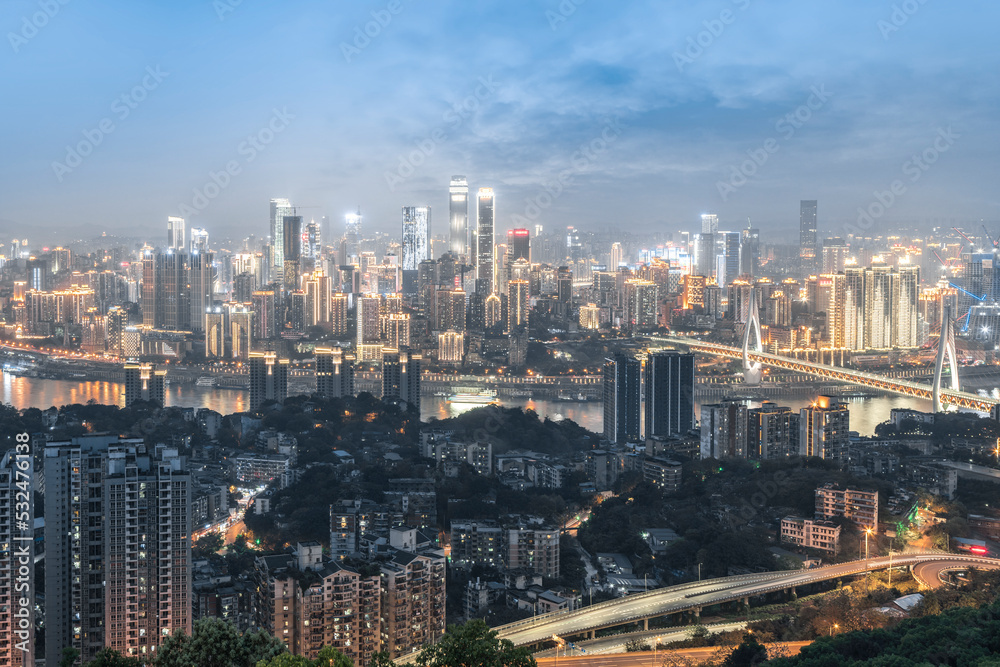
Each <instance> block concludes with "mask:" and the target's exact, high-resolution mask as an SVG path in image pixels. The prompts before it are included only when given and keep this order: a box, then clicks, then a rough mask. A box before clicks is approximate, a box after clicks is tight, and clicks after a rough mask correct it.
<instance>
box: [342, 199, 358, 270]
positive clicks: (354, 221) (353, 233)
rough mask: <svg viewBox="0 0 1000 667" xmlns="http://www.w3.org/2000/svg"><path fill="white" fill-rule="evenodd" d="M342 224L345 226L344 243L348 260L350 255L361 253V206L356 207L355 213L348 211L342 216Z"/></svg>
mask: <svg viewBox="0 0 1000 667" xmlns="http://www.w3.org/2000/svg"><path fill="white" fill-rule="evenodd" d="M344 224H345V226H346V232H345V233H344V244H345V246H346V252H347V261H350V259H351V257H357V256H359V255H360V254H361V238H362V236H361V235H362V229H361V207H358V212H357V213H348V214H347V215H346V216H344Z"/></svg>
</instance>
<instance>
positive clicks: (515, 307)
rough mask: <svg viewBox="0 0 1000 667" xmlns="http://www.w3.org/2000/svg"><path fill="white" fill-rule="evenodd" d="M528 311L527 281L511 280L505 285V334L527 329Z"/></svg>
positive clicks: (529, 309)
mask: <svg viewBox="0 0 1000 667" xmlns="http://www.w3.org/2000/svg"><path fill="white" fill-rule="evenodd" d="M530 311H531V304H530V302H529V300H528V281H526V280H511V281H510V282H509V283H507V333H514V332H515V331H522V330H524V329H527V328H528V313H529V312H530Z"/></svg>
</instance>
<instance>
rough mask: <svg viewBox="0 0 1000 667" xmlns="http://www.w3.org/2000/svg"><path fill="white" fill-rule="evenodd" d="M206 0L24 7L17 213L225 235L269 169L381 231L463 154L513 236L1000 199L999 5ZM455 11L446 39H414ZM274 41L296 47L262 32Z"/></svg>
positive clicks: (984, 213)
mask: <svg viewBox="0 0 1000 667" xmlns="http://www.w3.org/2000/svg"><path fill="white" fill-rule="evenodd" d="M216 5H218V6H215V5H212V4H210V3H209V4H206V3H177V4H174V5H172V6H171V8H170V9H169V10H153V9H146V10H142V11H135V12H132V13H129V14H125V15H122V14H113V11H114V6H115V3H103V4H98V5H88V6H80V7H77V6H75V5H74V6H66V7H62V6H60V9H59V11H58V13H56V14H55V15H54V16H52V17H51V18H50V19H49V20H47V21H46V22H45V25H44V26H42V27H41V28H37V27H35V26H33V25H32V23H31V21H32V15H33V13H34V12H35V11H37V6H36V5H35V4H33V3H29V2H18V3H13V4H11V5H10V7H9V9H8V10H7V12H6V13H5V16H4V22H5V25H7V27H8V35H7V37H8V39H7V41H8V43H9V45H10V48H11V52H10V53H8V57H9V58H10V62H11V64H12V65H13V66H11V67H8V68H5V74H4V75H3V76H4V79H3V81H4V83H6V84H7V85H8V87H11V88H15V89H19V90H23V91H24V92H25V96H24V103H23V104H21V105H18V107H17V108H12V109H10V110H9V111H8V113H9V120H10V124H11V126H12V127H18V128H21V129H20V131H19V132H18V133H17V134H16V136H11V137H10V141H9V146H8V151H7V157H8V159H7V160H6V161H5V163H4V164H5V167H4V171H3V172H2V177H0V182H3V183H4V184H5V185H6V188H9V189H5V190H4V191H2V194H3V196H4V199H5V201H6V202H8V206H7V207H6V209H5V213H4V214H3V216H2V217H0V228H2V227H7V228H10V229H17V228H20V227H30V228H31V229H33V230H37V232H36V234H37V235H39V236H41V237H45V238H46V239H47V240H48V239H49V238H51V236H58V235H59V234H69V235H72V236H77V235H81V234H82V233H83V231H84V230H93V231H96V232H98V233H100V232H102V231H107V232H109V233H122V232H123V231H125V230H130V229H136V228H139V229H143V230H145V229H152V228H154V227H155V226H156V225H157V224H158V221H159V220H161V219H162V218H163V216H165V215H177V216H180V217H186V219H187V224H188V225H190V226H191V227H203V228H208V229H211V230H213V233H215V234H217V235H219V236H220V237H222V236H228V235H233V234H235V233H236V231H237V230H240V229H246V228H258V227H266V224H267V223H266V218H265V217H264V216H265V215H266V214H265V213H263V212H262V210H261V204H260V199H261V196H260V195H259V194H258V193H259V192H260V191H261V190H264V191H266V192H274V193H281V194H282V195H283V196H287V197H289V199H291V200H292V201H296V202H301V203H302V205H308V206H310V207H313V206H314V207H319V208H320V209H322V214H325V215H328V216H329V217H330V219H331V220H339V219H342V216H343V215H344V213H346V212H348V211H351V210H354V209H355V208H356V206H357V204H358V203H361V204H362V207H363V208H364V210H365V211H366V217H367V218H368V224H369V228H370V229H373V230H377V231H390V230H392V229H393V228H394V227H396V226H397V224H398V211H399V208H400V207H401V206H404V205H414V204H417V205H429V206H431V207H432V208H434V207H436V208H439V210H445V209H444V204H446V203H447V202H446V201H445V197H446V196H447V195H446V194H445V191H444V186H443V185H442V184H445V183H447V181H448V179H449V178H450V177H451V176H452V175H453V174H468V175H469V185H470V187H471V188H473V189H476V188H478V187H482V186H490V187H493V188H495V189H496V191H497V193H498V195H499V196H500V197H501V201H502V202H503V203H504V205H503V207H502V208H501V209H499V210H498V212H497V229H498V230H501V231H502V230H504V229H507V228H512V227H522V226H526V225H525V224H524V223H523V222H522V221H519V220H517V219H516V216H521V217H522V218H525V219H527V220H528V222H530V223H533V224H534V223H537V224H543V225H545V226H546V227H564V226H567V225H569V224H573V225H577V226H579V227H580V228H581V229H583V230H593V229H598V228H600V227H601V226H602V225H605V224H607V223H608V222H609V221H611V222H612V223H613V224H615V225H616V226H620V227H621V228H623V229H626V230H630V229H656V230H657V231H664V232H671V231H681V230H683V229H690V228H691V225H690V224H689V222H688V221H691V220H696V218H697V216H698V215H700V214H701V213H705V212H709V211H711V212H714V213H717V214H718V215H719V216H720V220H721V221H722V222H723V225H727V224H730V225H732V226H735V224H734V223H735V221H740V220H745V219H746V218H747V217H750V218H751V219H753V220H754V224H755V226H757V227H759V228H761V230H762V232H763V234H764V235H765V236H768V235H770V234H778V233H783V232H784V231H791V230H793V229H795V227H796V225H797V220H796V211H795V202H796V201H798V200H801V199H804V198H807V197H808V198H810V199H819V200H822V201H823V202H825V203H824V204H823V210H822V211H821V213H820V221H819V223H820V230H821V233H824V230H825V231H826V233H829V234H830V235H836V236H843V235H844V233H843V232H842V231H841V228H843V227H844V226H845V225H847V224H848V223H852V222H854V223H856V222H857V220H858V217H859V214H858V210H859V209H862V210H869V208H870V207H871V205H872V204H873V203H878V198H877V197H876V194H877V193H884V192H890V193H891V185H892V183H893V182H894V181H896V180H899V181H900V182H901V184H902V185H903V186H904V188H905V192H903V193H902V194H901V195H893V199H894V201H893V202H892V204H891V205H890V206H888V207H887V208H888V210H886V211H885V212H884V213H883V214H881V215H879V216H876V217H875V223H876V224H878V223H883V222H885V223H888V222H892V223H894V224H895V223H903V224H917V225H929V224H931V223H932V222H933V221H934V220H935V219H943V220H948V221H951V220H956V221H970V222H971V221H978V220H980V219H984V220H986V221H987V222H988V224H993V225H995V223H996V221H997V220H1000V211H998V203H997V202H996V200H995V198H994V197H992V196H991V195H989V194H987V193H989V192H990V191H991V185H992V184H991V183H989V180H988V174H989V173H990V172H991V171H992V168H993V167H995V164H996V160H995V157H993V156H994V155H995V154H996V150H995V149H996V147H997V143H998V141H997V136H996V132H995V130H994V129H993V128H992V126H991V123H990V121H991V120H992V118H993V117H995V115H996V113H995V112H996V106H997V105H996V102H997V100H996V96H995V94H994V93H992V92H991V91H992V90H995V89H996V86H991V85H990V83H991V82H995V78H996V74H995V72H996V71H997V68H996V67H995V65H996V62H995V60H996V56H993V55H991V54H989V53H988V52H987V53H986V54H985V55H984V54H983V53H981V52H980V51H981V49H979V48H978V44H981V43H983V41H984V40H985V39H987V36H986V35H985V30H986V27H985V26H987V25H988V24H989V23H990V22H989V20H983V19H988V17H989V14H990V13H991V10H992V11H995V9H994V8H993V7H992V6H989V5H987V4H986V3H981V2H977V3H972V4H971V5H964V6H963V7H962V8H959V9H957V10H955V9H952V10H950V11H948V10H945V9H944V8H943V7H939V6H936V5H933V4H917V5H915V7H916V9H915V10H914V11H912V12H910V13H907V12H905V11H904V10H903V9H899V8H897V9H896V10H894V9H893V6H891V5H887V6H885V7H880V6H868V5H866V4H862V3H859V2H852V3H848V4H841V5H838V7H837V8H836V9H835V10H834V9H817V8H814V7H797V6H794V5H791V4H788V3H782V4H780V5H770V6H763V5H759V4H757V3H751V2H750V1H749V0H736V1H734V2H732V3H725V4H723V5H722V6H714V5H711V4H709V3H696V4H694V5H692V6H690V7H683V8H680V7H675V8H670V9H663V8H658V7H652V6H647V5H645V4H640V3H631V4H629V5H627V6H624V7H621V6H619V7H615V8H605V7H599V6H596V5H592V4H589V5H586V6H584V5H583V4H576V3H572V2H571V3H567V4H566V6H565V7H561V6H560V5H558V4H557V3H549V2H539V3H533V4H529V5H527V6H519V7H518V8H515V9H511V8H509V7H506V6H504V7H503V10H502V11H501V10H500V9H499V8H500V6H499V5H491V4H488V3H487V4H483V3H478V4H477V5H475V6H461V5H457V4H452V3H449V4H446V5H439V6H436V7H430V8H422V9H421V11H420V12H419V13H418V12H415V11H410V8H409V5H407V4H405V3H400V5H399V6H398V7H397V6H396V5H393V7H394V8H395V9H396V10H397V11H396V12H395V13H393V12H392V11H390V10H389V9H388V5H386V6H385V7H383V6H373V7H370V8H360V7H359V8H356V9H352V10H349V11H345V12H339V13H338V12H334V11H332V10H331V9H329V8H328V7H325V6H323V5H321V4H319V3H314V2H296V3H292V4H286V5H282V7H281V9H280V10H278V9H277V8H272V7H252V6H249V5H245V4H241V3H233V2H231V1H226V2H220V3H216ZM907 7H909V5H908V6H907ZM484 17H489V18H490V21H488V22H487V21H483V20H482V19H483V18H484ZM373 21H374V23H371V22H373ZM369 24H371V25H369ZM383 24H384V25H383ZM25 25H27V26H28V27H25ZM487 25H489V27H487ZM820 25H822V26H823V30H824V32H825V33H827V34H828V35H830V36H829V37H824V38H823V39H819V40H816V39H814V33H815V30H814V29H813V27H816V29H818V26H820ZM95 26H100V28H96V27H95ZM803 26H805V28H803ZM442 28H444V29H446V30H448V31H449V34H453V35H455V37H454V38H453V39H448V40H427V39H424V38H425V37H428V36H430V35H431V34H436V33H437V31H439V30H441V29H442ZM365 30H368V31H369V32H370V33H373V36H368V35H365V34H364V33H365ZM95 35H96V36H97V39H98V41H97V42H96V43H98V44H101V45H102V46H101V48H98V49H88V53H89V55H88V56H87V57H86V58H82V59H79V60H78V61H77V62H74V64H73V65H72V66H68V67H60V68H59V69H58V70H56V69H55V68H53V67H52V64H53V62H55V61H56V60H57V59H60V58H61V57H63V56H64V55H65V54H67V53H74V52H76V51H78V50H80V49H81V48H84V47H86V46H87V45H88V44H89V43H90V42H91V40H93V39H94V38H95V37H94V36H95ZM166 35H170V38H169V40H168V39H167V38H166V37H165V36H166ZM291 35H295V37H294V39H291V40H290V39H287V38H288V37H290V36H291ZM958 35H961V39H958ZM275 40H285V43H286V44H291V43H294V45H295V46H293V47H291V48H287V49H283V50H281V51H280V52H272V51H268V50H262V49H260V48H259V44H260V43H261V42H268V41H270V42H274V41H275ZM355 40H356V41H355ZM762 41H764V42H766V43H767V44H768V49H767V50H761V49H757V48H756V45H757V44H759V43H761V42H762ZM178 44H187V45H188V47H189V48H187V49H184V50H181V49H180V48H179V47H178ZM359 45H360V46H359ZM425 45H429V48H428V47H427V46H425ZM803 49H808V50H806V51H805V53H806V55H804V56H803V55H802V54H803ZM415 50H419V57H418V56H417V54H415V53H414V51H415ZM511 53H521V54H522V55H520V56H519V57H516V58H514V57H511V56H510V54H511ZM936 53H947V54H948V58H946V59H941V58H938V57H936V56H935V55H934V54H936ZM540 65H543V67H539V66H540ZM219 82H221V85H219ZM262 83H263V84H265V85H261V84H262ZM67 96H70V97H71V98H72V99H73V100H74V104H73V107H72V109H71V110H68V109H66V108H65V105H59V104H56V101H57V100H58V99H60V98H62V99H65V98H66V97H67ZM348 96H349V97H350V99H352V100H354V103H353V104H349V105H344V104H333V103H332V102H333V100H343V99H345V98H346V97H348ZM235 100H240V104H239V106H238V107H237V106H236V105H234V101H235ZM403 100H405V103H404V102H403ZM55 108H59V109H60V111H59V112H58V114H54V113H53V112H52V109H55ZM359 109H364V112H362V113H358V110H359ZM400 109H402V110H403V111H400ZM103 121H107V122H106V123H104V124H103V129H102V122H103ZM251 135H252V136H251ZM81 143H85V144H91V145H88V146H84V147H83V148H82V149H80V150H78V151H75V152H77V153H79V154H80V155H78V158H79V160H77V158H74V157H73V156H71V155H69V153H73V152H74V150H75V149H76V148H79V147H80V144H81ZM67 146H69V147H70V150H67ZM581 146H587V147H590V148H585V149H584V150H582V151H581V150H580V148H581ZM578 151H579V154H577V152H578ZM84 152H86V153H87V155H82V153H84ZM921 154H925V157H930V158H933V159H927V160H924V159H923V158H921V157H920V155H921ZM914 157H916V158H917V159H916V160H913V158H914ZM748 160H749V162H748ZM77 163H78V164H77ZM230 166H231V167H232V169H229V168H228V167H230ZM213 175H214V177H213ZM560 180H561V181H562V182H561V183H560V182H559V181H560ZM547 190H548V191H547ZM549 191H551V192H552V193H557V194H555V195H552V194H551V193H550V192H549ZM548 197H551V203H550V202H549V199H548ZM539 198H540V199H539ZM108 200H112V201H115V202H116V205H115V206H114V207H110V208H109V207H107V206H106V205H105V204H103V202H105V201H108ZM532 201H535V202H536V203H537V202H540V203H541V206H539V210H538V214H537V215H536V216H534V217H532V215H531V214H532V213H534V209H532V208H531V203H532ZM184 207H187V208H189V209H191V210H193V211H196V212H197V215H187V216H185V215H184V210H183V209H184ZM875 210H876V211H878V208H877V207H876V209H875ZM310 214H311V212H310V211H307V212H306V216H307V217H308V216H309V215H310ZM317 217H319V216H318V215H317ZM730 221H732V222H730Z"/></svg>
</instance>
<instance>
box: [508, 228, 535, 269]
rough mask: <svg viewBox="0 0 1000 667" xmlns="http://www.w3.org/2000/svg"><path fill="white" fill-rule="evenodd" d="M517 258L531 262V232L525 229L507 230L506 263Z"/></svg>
mask: <svg viewBox="0 0 1000 667" xmlns="http://www.w3.org/2000/svg"><path fill="white" fill-rule="evenodd" d="M519 259H523V260H524V261H526V262H528V263H529V264H530V263H531V232H529V231H528V230H527V229H508V230H507V262H506V263H507V265H508V266H510V265H511V264H513V263H514V262H516V261H517V260H519Z"/></svg>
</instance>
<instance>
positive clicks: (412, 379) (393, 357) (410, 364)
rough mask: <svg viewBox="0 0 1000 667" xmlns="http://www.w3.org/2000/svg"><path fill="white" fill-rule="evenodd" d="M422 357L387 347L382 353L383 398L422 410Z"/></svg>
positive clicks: (408, 407)
mask: <svg viewBox="0 0 1000 667" xmlns="http://www.w3.org/2000/svg"><path fill="white" fill-rule="evenodd" d="M422 359H423V358H422V357H421V356H420V355H419V354H414V353H412V352H408V351H406V350H396V349H392V348H386V349H385V351H384V352H383V354H382V400H384V401H391V400H398V401H400V402H402V403H404V404H405V407H406V409H412V410H416V411H417V412H420V372H421V362H422Z"/></svg>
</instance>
